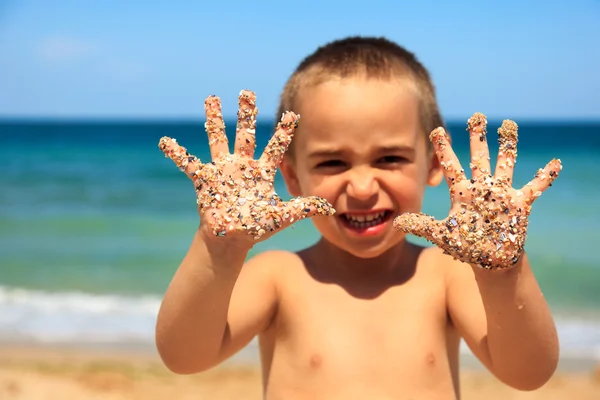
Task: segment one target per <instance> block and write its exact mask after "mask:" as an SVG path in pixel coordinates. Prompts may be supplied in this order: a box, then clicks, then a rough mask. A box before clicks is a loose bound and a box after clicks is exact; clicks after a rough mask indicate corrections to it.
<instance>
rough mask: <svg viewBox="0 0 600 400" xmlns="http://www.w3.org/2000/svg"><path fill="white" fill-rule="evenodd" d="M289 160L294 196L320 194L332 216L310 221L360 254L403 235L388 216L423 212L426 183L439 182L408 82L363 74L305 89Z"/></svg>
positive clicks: (285, 171) (376, 251) (373, 252)
mask: <svg viewBox="0 0 600 400" xmlns="http://www.w3.org/2000/svg"><path fill="white" fill-rule="evenodd" d="M297 100H298V101H297V103H296V106H297V107H296V109H294V110H293V111H294V112H296V113H299V114H300V116H301V118H300V124H299V127H298V129H297V132H296V134H295V136H294V157H293V160H292V159H290V158H289V157H286V159H285V160H284V162H283V163H282V166H281V171H282V175H283V177H284V179H285V182H286V185H287V187H288V191H289V192H290V194H292V195H293V196H321V197H324V198H326V199H327V200H328V201H329V202H330V203H331V204H332V205H333V206H334V207H335V209H336V211H337V213H336V215H335V216H334V217H316V218H313V223H314V224H315V226H316V227H317V229H318V230H319V231H320V232H321V234H322V235H323V237H325V238H326V239H327V240H328V241H329V242H331V243H333V244H334V245H336V246H338V247H339V248H341V249H343V250H345V251H347V252H349V253H351V254H353V255H355V256H357V257H361V258H370V257H376V256H378V255H380V254H382V253H384V252H385V251H386V250H388V249H390V248H391V247H392V246H394V245H395V244H397V243H398V242H399V241H400V240H402V238H403V235H402V234H401V233H399V232H397V231H396V230H395V229H394V228H393V224H392V222H393V219H394V217H396V216H397V215H400V214H402V213H406V212H418V211H420V209H421V204H422V200H423V195H424V192H425V187H426V185H428V184H429V185H437V184H439V183H440V181H441V179H442V173H441V170H440V167H439V163H438V162H437V159H436V157H435V154H434V153H433V152H432V151H428V150H427V138H426V136H425V134H424V133H423V132H422V130H421V128H420V123H419V102H418V99H417V96H416V94H415V92H414V90H412V89H411V88H410V87H407V84H403V83H402V82H399V81H384V80H375V79H366V78H358V77H357V78H345V79H336V80H329V81H326V82H324V83H321V84H319V85H316V86H314V87H309V88H303V89H302V90H301V92H300V93H299V95H298V99H297Z"/></svg>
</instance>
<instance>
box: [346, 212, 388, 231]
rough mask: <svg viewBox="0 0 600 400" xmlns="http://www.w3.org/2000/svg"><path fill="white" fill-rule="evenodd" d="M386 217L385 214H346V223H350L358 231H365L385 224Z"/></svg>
mask: <svg viewBox="0 0 600 400" xmlns="http://www.w3.org/2000/svg"><path fill="white" fill-rule="evenodd" d="M384 216H385V212H378V213H374V214H361V215H352V214H345V217H346V221H348V223H349V224H350V225H351V226H353V227H355V228H358V229H364V228H368V227H371V226H375V225H379V224H381V223H382V222H383V217H384Z"/></svg>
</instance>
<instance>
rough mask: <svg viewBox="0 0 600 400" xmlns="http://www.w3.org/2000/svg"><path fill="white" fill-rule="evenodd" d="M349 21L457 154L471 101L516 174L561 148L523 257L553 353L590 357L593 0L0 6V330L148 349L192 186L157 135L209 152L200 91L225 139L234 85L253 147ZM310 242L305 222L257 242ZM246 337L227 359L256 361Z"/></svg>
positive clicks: (595, 152) (25, 340) (598, 135)
mask: <svg viewBox="0 0 600 400" xmlns="http://www.w3.org/2000/svg"><path fill="white" fill-rule="evenodd" d="M349 35H373V36H386V37H387V38H389V39H392V40H394V41H396V42H398V43H399V44H401V45H403V46H405V47H406V48H407V49H409V50H410V51H413V52H415V53H416V55H417V56H418V58H419V59H420V60H421V61H422V62H423V63H424V64H425V66H426V67H428V68H429V70H430V72H431V75H432V77H433V79H434V82H435V84H436V86H437V91H438V99H439V102H440V106H441V110H442V112H443V115H444V117H445V118H446V120H447V122H448V125H449V129H450V131H451V134H452V135H453V136H454V140H455V142H456V150H457V153H458V154H459V157H460V158H461V160H467V159H468V155H469V154H468V137H467V136H468V135H467V133H466V131H465V128H466V121H467V119H468V118H469V116H470V115H471V114H472V113H474V112H476V111H481V112H483V113H485V114H486V115H487V116H488V118H489V122H490V124H489V131H490V144H491V145H492V152H493V151H494V150H495V149H494V147H495V132H496V129H497V128H498V127H499V126H500V123H501V120H502V119H504V118H510V119H514V120H515V121H516V122H517V123H518V124H519V126H520V142H519V158H518V163H517V166H516V177H515V183H516V184H517V185H522V184H525V183H526V182H527V181H529V180H530V179H531V178H532V177H533V175H534V174H535V172H536V171H537V169H538V168H541V167H543V166H544V165H545V164H546V163H547V162H548V161H549V160H550V159H552V158H554V157H556V158H560V159H561V160H562V162H563V164H564V170H563V171H562V173H561V175H560V177H559V179H558V180H557V181H556V182H555V184H554V186H553V187H552V188H551V189H550V190H548V191H547V192H546V193H544V195H543V196H542V197H541V198H540V199H538V201H537V202H536V203H535V206H534V209H533V214H532V216H531V223H530V230H529V238H528V241H527V251H528V252H529V255H530V258H531V260H532V263H533V267H534V270H535V273H536V275H537V277H538V279H539V282H540V285H541V286H542V289H543V291H544V294H545V296H546V298H547V299H548V301H549V302H550V304H551V307H552V308H553V311H554V313H555V315H556V318H557V323H558V327H559V334H560V338H561V351H562V356H563V359H565V360H566V359H570V360H573V359H575V360H576V359H586V360H590V359H592V360H598V359H600V262H599V261H600V256H599V255H598V244H597V238H598V233H597V230H598V226H600V217H599V213H598V208H597V204H598V201H599V200H600V185H599V182H600V181H599V179H598V173H597V171H596V168H598V165H599V163H598V162H599V161H600V150H599V149H600V100H599V98H598V94H599V93H600V74H599V73H598V71H599V67H598V65H600V2H599V1H597V0H573V1H570V2H567V1H548V0H547V1H541V0H531V1H528V2H520V1H515V0H507V1H503V2H491V1H489V2H488V1H466V0H465V1H460V0H456V1H452V2H441V1H437V2H435V1H420V2H416V1H415V2H412V1H411V2H402V1H387V2H386V1H378V0H371V1H369V2H362V3H355V4H353V5H351V3H348V2H341V1H328V2H317V1H303V2H298V3H297V5H292V4H291V2H266V1H263V2H261V1H254V2H242V1H223V2H206V4H204V2H192V1H189V2H168V3H167V2H162V3H159V2H148V1H145V2H141V1H128V2H116V1H103V2H76V1H61V0H56V1H52V2H49V1H48V2H43V1H27V0H24V1H11V0H0V140H1V143H2V145H1V146H0V342H2V343H4V344H11V343H19V344H20V345H27V344H29V343H30V344H40V343H44V344H73V343H78V344H81V345H83V346H86V345H88V346H97V345H110V346H121V345H127V346H142V347H145V348H148V349H149V351H153V346H154V342H153V334H154V322H155V318H156V313H157V310H158V306H159V303H160V299H161V297H162V294H163V293H164V291H165V289H166V287H167V285H168V284H169V281H170V279H171V277H172V275H173V274H174V272H175V270H176V268H177V266H178V265H179V263H180V261H181V259H182V258H183V256H184V255H185V252H186V251H187V248H188V246H189V243H190V241H191V239H192V236H193V233H194V231H195V229H196V227H197V225H198V216H197V213H196V210H195V197H194V191H193V187H192V185H191V184H190V182H189V181H188V179H187V178H186V177H185V176H184V175H183V174H182V173H180V172H179V171H178V170H177V168H176V167H175V166H174V164H173V163H172V162H171V161H170V160H168V159H165V157H164V156H163V154H162V153H161V152H160V151H159V150H158V147H157V144H158V140H159V138H160V137H161V136H164V135H167V136H171V137H175V138H177V139H178V141H179V142H180V143H182V144H183V145H185V146H187V147H188V148H189V149H190V151H191V152H193V153H194V154H196V155H198V156H199V157H201V158H202V159H203V160H207V159H208V158H209V153H208V148H207V141H206V135H205V132H204V129H203V123H204V120H203V118H204V114H203V103H204V99H205V97H206V96H208V95H210V94H217V95H218V96H220V97H221V99H222V101H223V108H224V109H223V111H224V114H225V116H226V118H227V125H228V126H229V127H230V130H229V134H230V135H231V134H233V133H234V127H235V113H236V111H237V95H238V93H239V91H240V90H241V89H243V88H247V89H251V90H253V91H255V92H256V93H257V96H258V106H259V112H260V114H259V122H260V123H259V127H258V133H257V135H258V146H259V150H260V149H261V148H262V147H263V146H264V144H265V143H266V141H267V140H268V138H269V136H270V134H271V132H272V128H273V118H274V114H275V111H276V107H277V101H278V96H279V94H280V91H281V89H282V87H283V85H284V83H285V81H286V79H287V78H288V77H289V75H290V74H291V73H292V71H293V69H294V68H295V67H296V65H297V63H298V62H300V60H301V59H302V58H304V57H305V56H306V55H308V54H309V53H310V52H312V51H314V50H315V49H316V47H318V46H320V45H322V44H324V43H326V42H328V41H331V40H334V39H339V38H342V37H345V36H349ZM465 162H466V161H465ZM276 189H277V191H278V193H279V194H280V195H281V196H282V197H284V198H287V197H289V196H288V195H287V193H286V191H285V187H284V186H283V183H282V182H281V180H278V181H277V188H276ZM449 204H450V203H449V199H448V196H447V188H446V187H445V184H442V185H440V186H439V187H437V188H431V189H429V190H428V192H427V195H426V202H425V210H424V211H425V212H428V213H430V214H433V215H435V216H437V217H440V218H441V217H444V216H445V215H446V212H447V210H448V207H449ZM316 240H317V235H316V231H315V230H314V228H313V226H312V225H311V223H310V222H308V221H304V222H302V223H300V224H297V225H296V228H295V229H288V230H286V231H284V232H282V233H280V234H278V235H276V236H275V237H273V238H272V239H270V240H268V241H267V242H264V243H261V244H259V245H257V246H256V247H255V249H254V253H255V252H258V251H262V250H265V249H269V248H281V249H290V250H297V249H300V248H302V247H304V246H307V245H310V244H311V243H313V242H315V241H316ZM414 240H415V241H418V240H417V239H414ZM254 253H253V254H254ZM253 346H254V345H252V346H250V347H249V348H248V349H246V350H244V351H243V352H242V353H241V354H240V355H239V357H248V358H249V359H257V356H256V349H255V348H254V347H253Z"/></svg>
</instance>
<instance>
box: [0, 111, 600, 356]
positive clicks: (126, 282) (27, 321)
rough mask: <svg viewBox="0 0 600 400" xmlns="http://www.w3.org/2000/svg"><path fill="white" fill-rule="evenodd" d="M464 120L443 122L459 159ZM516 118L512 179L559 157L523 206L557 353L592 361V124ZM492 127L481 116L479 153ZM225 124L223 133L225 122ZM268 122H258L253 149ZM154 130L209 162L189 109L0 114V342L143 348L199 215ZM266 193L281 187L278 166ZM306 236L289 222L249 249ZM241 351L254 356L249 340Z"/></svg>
mask: <svg viewBox="0 0 600 400" xmlns="http://www.w3.org/2000/svg"><path fill="white" fill-rule="evenodd" d="M465 122H466V119H465V121H454V122H452V121H451V122H450V123H449V124H448V129H449V131H450V133H451V135H452V137H453V142H454V148H455V151H456V153H457V154H458V156H459V158H460V159H461V160H462V161H463V165H468V157H469V143H468V132H467V131H466V124H465ZM516 122H517V123H519V128H520V129H519V145H518V150H519V155H518V159H517V164H516V169H515V177H514V182H515V185H516V186H520V185H524V184H525V183H527V182H528V181H529V180H530V179H531V178H532V177H533V176H534V174H535V172H536V171H537V170H538V169H539V168H541V167H543V166H545V165H546V163H547V162H548V161H550V160H551V159H552V158H560V159H561V160H562V163H563V166H564V168H563V170H562V172H561V173H560V176H559V178H558V179H557V180H556V181H555V183H554V184H553V186H552V187H551V188H549V189H548V190H547V191H546V192H545V193H544V194H543V195H542V196H541V197H540V198H538V199H537V201H536V202H535V204H534V207H533V211H532V214H531V217H530V227H529V234H528V239H527V243H526V250H527V252H528V254H529V257H530V260H531V263H532V266H533V270H534V272H535V275H536V276H537V279H538V281H539V284H540V286H541V288H542V290H543V292H544V295H545V297H546V299H547V301H548V302H549V304H550V306H551V308H552V311H553V314H554V315H555V318H556V322H557V326H558V331H559V337H560V344H561V355H562V357H569V358H574V359H577V358H586V359H590V358H592V359H596V360H600V253H599V252H600V245H599V238H600V236H599V234H598V230H599V229H600V213H599V212H598V209H599V204H600V203H599V202H600V179H599V176H600V171H598V168H599V167H600V121H599V122H569V121H559V122H551V121H546V122H545V121H522V122H520V121H518V120H517V121H516ZM500 123H501V121H489V125H488V128H489V132H490V133H489V142H490V145H491V153H492V157H493V156H494V154H495V143H496V142H495V138H496V133H495V132H496V129H497V127H498V126H499V125H500ZM227 126H228V127H229V132H228V134H229V135H230V143H232V142H233V140H234V139H233V137H232V136H231V135H232V134H233V133H234V132H235V121H234V120H232V121H227ZM273 126H274V124H273V122H272V121H268V120H264V121H259V124H258V127H257V146H258V147H257V156H258V154H259V152H260V151H262V148H263V147H264V145H265V144H266V143H267V141H268V139H269V137H270V136H271V133H272V131H273ZM162 136H170V137H173V138H176V139H177V140H178V141H179V143H181V144H182V145H184V146H186V147H187V148H188V149H189V151H190V152H191V153H193V154H195V155H197V156H199V157H200V158H201V159H202V160H203V161H209V160H210V153H209V149H208V146H207V138H206V133H205V131H204V121H203V120H201V119H198V120H186V121H129V120H128V121H123V120H116V121H106V120H97V121H96V120H93V121H92V120H2V121H0V343H9V344H10V343H31V344H49V345H60V344H72V343H80V344H82V345H90V346H94V345H97V344H108V345H115V346H117V345H123V344H131V345H136V344H137V345H140V346H147V348H150V349H152V348H153V346H154V325H155V321H156V315H157V312H158V308H159V305H160V301H161V298H162V295H163V293H164V292H165V290H166V288H167V286H168V285H169V282H170V280H171V278H172V276H173V274H174V273H175V271H176V269H177V267H178V265H179V263H180V262H181V260H182V258H183V256H184V255H185V253H186V251H187V249H188V246H189V244H190V242H191V240H192V237H193V234H194V232H195V230H196V228H197V226H198V223H199V219H198V214H197V211H196V205H195V195H194V189H193V186H192V184H191V182H190V181H189V180H188V178H187V177H186V176H185V175H184V174H183V173H181V172H180V171H179V170H178V169H177V167H176V166H175V165H174V163H173V162H172V161H171V160H169V159H167V158H165V157H164V155H163V153H162V152H161V151H160V150H159V149H158V146H157V144H158V141H159V139H160V138H161V137H162ZM275 190H276V191H277V193H279V195H280V196H281V197H283V198H284V199H285V198H289V197H290V196H289V194H288V193H287V191H286V188H285V186H284V184H283V182H282V180H281V176H280V175H279V174H278V176H277V179H276V182H275ZM449 205H450V201H449V197H448V190H447V187H446V186H445V183H442V184H441V185H440V186H438V187H435V188H429V189H427V192H426V195H425V203H424V209H423V211H424V212H427V213H429V214H432V215H434V216H436V217H438V218H443V217H445V215H447V211H448V208H449ZM317 240H318V234H317V231H316V230H315V228H314V227H313V225H312V223H311V222H310V221H302V222H299V223H297V224H296V225H295V227H294V229H291V228H289V229H286V230H284V231H282V232H280V233H278V234H277V235H275V236H273V237H272V238H270V239H268V240H267V241H265V242H262V243H259V244H257V245H256V246H255V247H254V248H253V250H252V252H251V254H250V256H252V255H253V254H256V253H257V252H261V251H264V250H267V249H286V250H299V249H301V248H304V247H306V246H309V245H311V244H312V243H314V242H315V241H317ZM410 240H412V241H415V242H417V243H422V244H427V245H429V244H428V243H427V242H425V241H424V240H422V239H419V238H412V237H411V239H410ZM464 351H465V352H468V350H466V349H464ZM241 354H245V356H246V357H247V358H248V359H251V360H252V359H253V360H258V356H257V352H256V341H253V342H252V343H251V344H250V345H249V346H248V347H247V348H246V349H244V350H242V353H241ZM257 362H258V361H257Z"/></svg>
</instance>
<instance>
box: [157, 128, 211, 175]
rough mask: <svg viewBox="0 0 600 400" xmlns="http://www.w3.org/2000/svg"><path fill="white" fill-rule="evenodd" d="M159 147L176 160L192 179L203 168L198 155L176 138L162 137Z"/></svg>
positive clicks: (176, 163) (167, 155)
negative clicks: (180, 143) (188, 150)
mask: <svg viewBox="0 0 600 400" xmlns="http://www.w3.org/2000/svg"><path fill="white" fill-rule="evenodd" d="M158 147H159V148H160V149H161V150H162V152H163V153H165V156H166V157H168V158H170V159H171V160H173V161H174V162H175V165H177V166H178V167H179V169H180V170H181V171H183V172H185V173H186V175H187V176H188V177H190V178H191V179H193V178H195V177H196V176H197V175H198V174H199V173H200V169H201V168H202V163H201V162H200V160H199V159H198V158H197V157H196V156H193V155H191V154H190V153H188V152H187V150H186V148H185V147H183V146H180V145H179V143H177V141H176V140H175V139H172V138H170V137H166V136H165V137H162V138H161V139H160V141H159V142H158Z"/></svg>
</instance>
